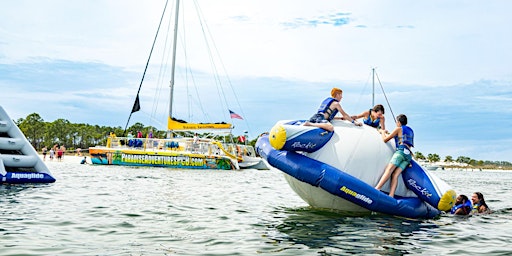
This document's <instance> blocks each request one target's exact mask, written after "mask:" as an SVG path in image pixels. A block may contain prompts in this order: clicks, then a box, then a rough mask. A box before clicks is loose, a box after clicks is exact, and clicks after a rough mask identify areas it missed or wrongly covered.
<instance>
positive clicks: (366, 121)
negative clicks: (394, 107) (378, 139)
mask: <svg viewBox="0 0 512 256" xmlns="http://www.w3.org/2000/svg"><path fill="white" fill-rule="evenodd" d="M363 123H364V124H366V125H369V126H371V127H375V128H379V126H380V117H377V119H375V120H373V121H372V109H370V111H369V114H368V117H367V118H365V119H363Z"/></svg>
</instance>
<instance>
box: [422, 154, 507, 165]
mask: <svg viewBox="0 0 512 256" xmlns="http://www.w3.org/2000/svg"><path fill="white" fill-rule="evenodd" d="M414 156H415V158H416V159H418V160H426V161H428V162H430V163H435V162H439V161H440V160H441V158H440V157H439V155H438V154H428V155H427V156H426V157H425V156H424V155H423V153H421V152H415V153H414ZM443 162H445V163H454V162H456V163H461V164H468V165H471V166H478V167H485V166H487V167H490V168H494V167H498V166H502V167H512V163H510V162H507V161H488V160H485V161H484V160H475V159H471V158H470V157H467V156H459V157H457V158H456V159H454V158H453V157H452V156H446V157H445V158H444V160H443Z"/></svg>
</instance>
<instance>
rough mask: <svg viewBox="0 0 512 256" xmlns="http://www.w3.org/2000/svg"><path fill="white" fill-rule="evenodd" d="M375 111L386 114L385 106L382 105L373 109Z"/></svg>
mask: <svg viewBox="0 0 512 256" xmlns="http://www.w3.org/2000/svg"><path fill="white" fill-rule="evenodd" d="M373 111H375V112H379V111H381V112H382V114H384V106H382V104H377V105H375V106H374V107H373Z"/></svg>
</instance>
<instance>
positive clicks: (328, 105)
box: [304, 88, 362, 132]
mask: <svg viewBox="0 0 512 256" xmlns="http://www.w3.org/2000/svg"><path fill="white" fill-rule="evenodd" d="M331 96H332V97H328V98H326V99H325V100H324V101H323V102H322V104H320V107H319V108H318V111H317V113H316V114H315V115H313V116H312V117H311V118H310V119H309V121H306V123H304V125H306V126H316V127H320V128H322V129H324V130H327V131H330V132H332V131H334V126H332V124H331V123H330V121H331V120H333V119H338V120H348V121H350V122H352V123H353V124H354V125H357V126H361V125H362V124H361V123H360V122H358V121H356V120H354V119H352V118H351V117H350V116H349V115H348V114H347V113H345V111H344V110H343V108H342V107H341V105H340V101H341V99H342V98H343V91H342V90H341V89H339V88H332V90H331ZM338 112H340V114H341V115H342V116H343V117H336V114H338Z"/></svg>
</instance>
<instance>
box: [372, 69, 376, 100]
mask: <svg viewBox="0 0 512 256" xmlns="http://www.w3.org/2000/svg"><path fill="white" fill-rule="evenodd" d="M373 106H375V68H372V107H373Z"/></svg>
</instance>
